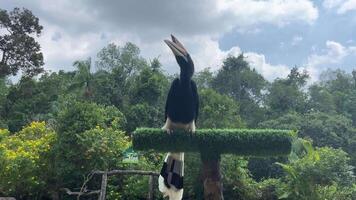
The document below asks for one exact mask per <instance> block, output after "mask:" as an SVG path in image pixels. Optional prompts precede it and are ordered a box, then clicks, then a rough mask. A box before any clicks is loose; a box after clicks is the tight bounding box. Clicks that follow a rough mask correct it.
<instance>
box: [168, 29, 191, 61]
mask: <svg viewBox="0 0 356 200" xmlns="http://www.w3.org/2000/svg"><path fill="white" fill-rule="evenodd" d="M171 37H172V42H171V41H169V40H164V42H165V43H166V44H167V45H168V46H169V48H170V49H171V50H172V51H173V54H174V55H175V56H181V57H183V58H184V59H185V60H186V61H188V57H187V56H188V52H187V50H186V49H185V48H184V46H183V45H182V43H180V42H179V41H178V40H177V38H176V37H174V36H173V35H171Z"/></svg>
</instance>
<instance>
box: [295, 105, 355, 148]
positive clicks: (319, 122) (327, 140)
mask: <svg viewBox="0 0 356 200" xmlns="http://www.w3.org/2000/svg"><path fill="white" fill-rule="evenodd" d="M351 127H352V121H351V120H350V119H348V118H346V117H344V116H342V115H329V114H326V113H319V112H317V113H310V114H308V115H306V116H305V120H303V123H302V125H301V127H300V134H299V135H300V136H302V137H309V138H311V139H312V140H313V144H314V145H315V146H319V147H320V146H331V147H334V148H340V147H341V148H344V149H345V150H346V147H347V143H348V138H350V137H351V135H352V130H351Z"/></svg>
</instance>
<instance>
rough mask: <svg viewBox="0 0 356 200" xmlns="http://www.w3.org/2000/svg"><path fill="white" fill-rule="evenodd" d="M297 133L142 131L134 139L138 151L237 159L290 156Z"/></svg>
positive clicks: (284, 131)
mask: <svg viewBox="0 0 356 200" xmlns="http://www.w3.org/2000/svg"><path fill="white" fill-rule="evenodd" d="M294 136H295V133H294V132H292V131H288V130H272V129H259V130H258V129H256V130H254V129H198V130H197V131H196V132H195V133H194V134H190V133H185V132H180V131H176V132H174V133H172V134H170V135H169V134H167V133H165V132H164V131H163V130H161V129H154V128H139V129H136V131H135V133H134V135H133V146H134V148H136V149H137V150H148V149H155V150H156V151H164V152H167V151H177V152H181V151H185V152H198V151H200V152H214V153H233V154H237V155H254V156H273V155H285V154H288V153H289V152H290V148H291V141H292V138H293V137H294Z"/></svg>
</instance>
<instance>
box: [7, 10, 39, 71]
mask: <svg viewBox="0 0 356 200" xmlns="http://www.w3.org/2000/svg"><path fill="white" fill-rule="evenodd" d="M0 30H1V33H2V34H1V35H0V53H1V61H0V78H3V77H5V76H7V75H10V74H11V75H16V74H17V72H18V71H19V70H20V69H22V71H23V72H24V75H26V76H30V77H31V76H33V75H37V74H39V73H41V72H42V71H43V69H42V68H41V66H42V65H43V64H44V63H43V55H42V53H41V52H40V50H41V48H40V45H39V43H38V42H36V41H35V39H34V38H33V34H35V35H36V36H39V35H40V34H41V31H42V26H41V25H39V20H38V18H37V17H35V16H34V15H33V14H32V12H31V11H30V10H27V9H19V8H15V9H14V10H13V11H11V12H7V11H6V10H3V9H0Z"/></svg>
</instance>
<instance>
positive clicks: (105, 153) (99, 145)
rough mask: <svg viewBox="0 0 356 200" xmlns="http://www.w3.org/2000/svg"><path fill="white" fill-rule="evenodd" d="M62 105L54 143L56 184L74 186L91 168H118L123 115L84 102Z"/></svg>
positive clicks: (113, 109) (111, 109) (123, 147)
mask: <svg viewBox="0 0 356 200" xmlns="http://www.w3.org/2000/svg"><path fill="white" fill-rule="evenodd" d="M62 107H63V108H62V109H61V112H60V113H59V114H58V119H57V122H58V128H57V129H58V131H57V132H58V141H57V142H56V144H55V155H56V159H55V160H56V162H55V164H56V166H55V167H56V173H57V174H56V178H57V180H58V182H57V183H58V187H68V188H76V187H79V184H81V183H82V181H83V180H82V177H83V176H85V175H87V174H88V173H89V172H91V171H92V170H95V169H97V170H107V169H109V170H110V169H113V168H119V167H120V165H119V164H120V163H121V159H122V152H123V150H124V149H125V148H126V147H127V145H128V141H127V139H126V138H125V137H124V133H123V132H122V131H121V127H122V126H123V125H124V123H125V118H124V116H123V114H122V113H121V112H120V111H119V110H118V109H116V108H115V107H112V106H107V107H105V106H99V105H97V104H95V103H88V102H76V101H74V102H73V101H70V102H67V103H64V105H62ZM73 149H75V151H73Z"/></svg>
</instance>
